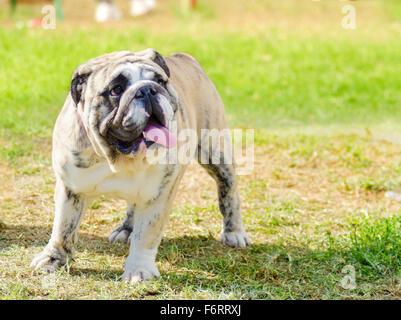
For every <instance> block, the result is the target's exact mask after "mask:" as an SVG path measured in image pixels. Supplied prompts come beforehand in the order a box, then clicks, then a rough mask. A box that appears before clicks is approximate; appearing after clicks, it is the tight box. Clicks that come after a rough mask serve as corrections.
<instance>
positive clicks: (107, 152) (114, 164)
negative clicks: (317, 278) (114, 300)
mask: <svg viewBox="0 0 401 320" xmlns="http://www.w3.org/2000/svg"><path fill="white" fill-rule="evenodd" d="M208 130H218V131H219V130H228V129H227V125H226V120H225V112H224V105H223V102H222V99H221V98H220V96H219V94H218V92H217V90H216V88H215V86H214V85H213V83H212V81H211V80H210V79H209V78H208V76H207V75H206V73H205V72H204V70H203V69H202V67H201V65H200V64H199V63H198V62H197V61H196V60H195V59H194V58H193V57H191V56H190V55H188V54H185V53H177V54H173V55H170V56H168V57H163V56H162V55H160V54H159V53H158V52H157V51H155V50H154V49H147V50H144V51H140V52H130V51H119V52H114V53H110V54H106V55H103V56H100V57H97V58H94V59H92V60H89V61H88V62H87V63H84V64H82V65H80V66H79V67H78V68H77V69H76V70H75V72H74V74H73V77H72V81H71V88H70V92H69V94H68V96H67V99H66V101H65V104H64V106H63V108H62V110H61V112H60V114H59V116H58V118H57V121H56V124H55V128H54V133H53V153H52V161H53V169H54V172H55V175H56V187H55V195H54V198H55V218H54V222H53V229H52V234H51V237H50V240H49V242H48V244H47V246H46V247H45V248H44V250H43V251H42V252H41V253H40V254H39V255H37V256H36V257H35V258H34V259H33V261H32V263H31V267H33V268H34V269H41V270H45V271H48V272H54V271H55V270H56V269H57V268H58V267H60V266H62V265H63V264H65V263H66V261H67V257H70V256H73V247H74V244H75V242H76V240H77V231H78V228H79V225H80V222H81V220H82V217H83V214H84V212H85V210H86V207H87V205H88V203H90V202H91V201H93V200H94V199H95V198H96V197H99V196H100V195H107V196H108V197H118V198H122V199H125V200H126V201H127V204H128V209H127V214H126V217H125V219H124V221H123V223H122V224H121V225H120V226H119V227H118V228H117V229H115V230H114V231H113V232H112V233H111V235H110V237H109V240H110V242H115V241H122V242H127V243H130V249H129V255H128V258H127V260H126V263H125V269H124V274H123V276H122V279H123V280H124V281H127V282H131V283H136V282H139V281H143V280H149V279H152V278H153V277H155V276H159V275H160V274H159V271H158V269H157V267H156V264H155V260H156V253H157V249H158V246H159V244H160V241H161V238H162V233H163V228H164V227H165V225H166V223H167V221H168V215H169V211H170V210H171V206H172V202H173V200H174V197H175V195H176V193H177V189H178V185H179V182H180V180H181V178H182V176H183V174H184V171H185V169H186V167H187V165H188V163H189V162H188V161H180V159H178V158H180V155H181V158H182V155H183V154H185V155H187V156H188V155H189V158H193V157H195V159H197V160H198V161H199V162H200V164H201V165H202V166H203V167H204V168H205V169H206V170H207V172H208V173H209V174H210V175H211V176H212V177H213V178H214V180H215V181H216V183H217V188H218V198H219V208H220V211H221V213H222V215H223V232H222V234H221V242H222V243H223V244H225V245H228V246H230V247H241V248H242V247H245V246H247V245H248V244H249V239H248V237H247V235H246V233H245V231H244V227H243V223H242V217H241V211H240V198H239V196H238V192H237V177H236V171H235V161H234V159H233V156H232V154H230V152H228V153H227V152H225V151H224V150H227V148H226V147H228V149H229V150H230V147H231V145H230V144H231V139H230V138H229V137H228V138H227V135H221V136H219V138H218V139H217V140H218V142H222V143H223V144H224V150H222V148H221V146H220V143H215V142H216V141H214V142H211V141H212V140H213V139H211V138H210V137H206V138H205V135H206V136H207V133H208ZM181 132H192V133H194V134H192V135H188V134H184V135H183V136H184V137H185V139H184V138H182V137H181V135H180V133H181ZM205 132H206V133H205ZM188 137H189V138H188ZM182 148H184V151H185V152H182V150H181V149H182ZM173 151H174V152H173ZM175 151H177V152H175ZM149 154H152V155H153V157H149ZM172 154H173V155H175V156H173V157H172V156H171V155H172ZM177 154H178V157H177ZM184 158H185V157H184ZM155 159H157V160H158V161H155ZM171 159H175V160H178V161H171ZM216 160H217V161H216Z"/></svg>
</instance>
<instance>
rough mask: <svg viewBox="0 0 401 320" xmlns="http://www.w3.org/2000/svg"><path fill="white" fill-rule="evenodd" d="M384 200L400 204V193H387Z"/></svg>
mask: <svg viewBox="0 0 401 320" xmlns="http://www.w3.org/2000/svg"><path fill="white" fill-rule="evenodd" d="M385 196H386V198H388V199H390V200H395V201H399V202H401V193H400V192H397V191H387V192H386V194H385Z"/></svg>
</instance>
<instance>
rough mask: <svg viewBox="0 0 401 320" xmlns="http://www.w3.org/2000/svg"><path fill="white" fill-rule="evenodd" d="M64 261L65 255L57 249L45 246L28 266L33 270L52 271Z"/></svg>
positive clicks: (65, 259)
mask: <svg viewBox="0 0 401 320" xmlns="http://www.w3.org/2000/svg"><path fill="white" fill-rule="evenodd" d="M66 262H67V256H66V255H65V254H64V253H62V252H61V251H60V250H59V249H57V248H50V247H46V248H45V249H44V250H43V251H42V252H41V253H39V254H38V255H37V256H36V257H35V258H34V259H33V260H32V262H31V265H30V267H31V268H33V269H35V270H42V271H46V272H50V273H53V272H55V271H56V270H57V269H58V268H59V267H60V266H62V265H64V264H66Z"/></svg>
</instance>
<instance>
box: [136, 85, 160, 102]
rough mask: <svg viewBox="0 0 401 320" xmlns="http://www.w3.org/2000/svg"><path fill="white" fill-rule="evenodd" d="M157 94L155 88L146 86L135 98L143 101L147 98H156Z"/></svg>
mask: <svg viewBox="0 0 401 320" xmlns="http://www.w3.org/2000/svg"><path fill="white" fill-rule="evenodd" d="M156 93H157V91H156V89H155V88H153V87H152V86H144V87H142V88H140V89H139V90H138V91H137V92H136V95H135V98H137V99H143V98H145V97H147V96H154V95H156Z"/></svg>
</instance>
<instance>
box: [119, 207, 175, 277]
mask: <svg viewBox="0 0 401 320" xmlns="http://www.w3.org/2000/svg"><path fill="white" fill-rule="evenodd" d="M167 207H168V206H166V204H165V203H160V202H159V203H157V204H153V205H151V206H150V207H148V208H146V209H142V210H140V209H135V210H136V211H135V216H134V229H133V231H132V233H131V239H130V240H131V246H130V253H129V255H128V258H127V261H126V263H125V270H124V274H123V281H126V282H131V283H137V282H140V281H143V280H150V279H152V278H153V277H154V276H156V277H158V276H160V273H159V270H157V268H156V264H155V260H156V254H157V248H158V247H159V244H160V241H161V238H162V233H163V229H164V226H165V225H166V223H167V221H168V211H169V210H168V208H167Z"/></svg>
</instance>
